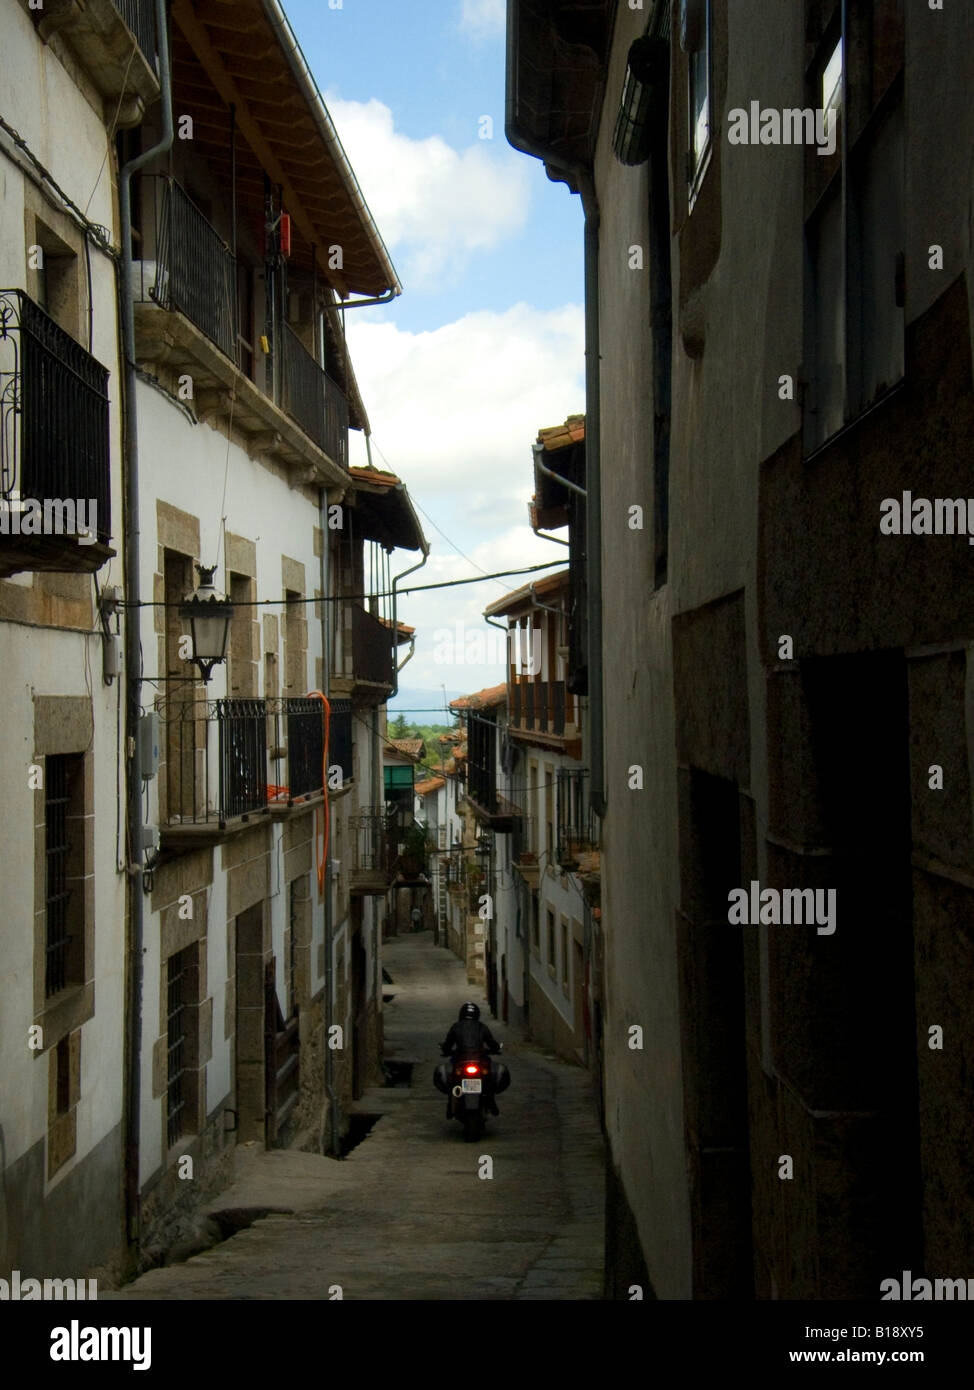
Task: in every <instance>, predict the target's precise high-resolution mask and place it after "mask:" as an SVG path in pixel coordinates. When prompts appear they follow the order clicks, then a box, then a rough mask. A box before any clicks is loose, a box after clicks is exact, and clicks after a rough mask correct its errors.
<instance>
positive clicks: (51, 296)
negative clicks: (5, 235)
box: [27, 216, 81, 341]
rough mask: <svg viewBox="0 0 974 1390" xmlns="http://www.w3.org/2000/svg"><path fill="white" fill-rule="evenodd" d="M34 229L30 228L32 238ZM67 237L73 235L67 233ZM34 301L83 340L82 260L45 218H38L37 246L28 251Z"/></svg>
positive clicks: (69, 331) (30, 281) (35, 219)
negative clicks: (80, 292)
mask: <svg viewBox="0 0 974 1390" xmlns="http://www.w3.org/2000/svg"><path fill="white" fill-rule="evenodd" d="M29 234H30V229H29V228H28V235H29ZM65 235H70V233H69V232H68V231H67V230H65ZM27 270H28V286H29V289H30V291H31V293H32V297H33V298H34V299H35V300H36V302H37V303H38V304H39V305H40V307H41V308H42V309H43V310H44V312H45V313H46V314H47V315H48V317H49V318H52V319H53V320H54V322H55V323H56V324H57V325H58V327H59V328H63V329H64V331H65V333H70V334H71V337H72V338H74V339H75V340H76V341H80V340H81V305H80V303H79V280H78V256H77V252H76V251H75V249H74V247H73V246H71V245H69V244H68V242H66V241H64V240H62V238H61V237H59V236H58V235H57V234H56V233H55V232H54V231H53V230H52V228H51V227H49V226H48V225H47V223H46V222H43V221H42V220H41V218H39V217H36V216H35V217H34V228H33V244H32V245H30V246H29V247H28V250H27Z"/></svg>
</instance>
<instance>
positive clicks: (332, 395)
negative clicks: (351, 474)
mask: <svg viewBox="0 0 974 1390" xmlns="http://www.w3.org/2000/svg"><path fill="white" fill-rule="evenodd" d="M283 358H284V409H285V410H286V411H287V413H288V414H289V415H290V416H291V417H292V419H294V420H296V421H297V422H298V424H299V425H300V426H301V428H302V429H303V430H304V432H305V434H307V435H309V436H310V437H311V438H312V439H313V440H314V442H315V443H316V444H317V445H318V446H319V448H321V449H323V450H324V452H325V453H326V454H327V455H328V457H329V458H331V459H334V461H335V462H336V463H337V464H338V465H339V466H340V467H341V468H347V467H348V401H347V400H346V399H345V393H344V392H343V391H342V389H341V387H340V386H338V385H336V383H335V382H334V381H332V379H331V377H330V376H329V375H328V373H327V372H326V371H324V370H323V368H321V367H320V366H319V365H318V363H317V362H316V361H315V359H314V358H313V357H312V356H311V353H310V352H308V350H307V348H306V347H305V346H304V344H303V343H302V342H301V339H300V338H299V337H298V335H297V334H296V333H295V332H294V330H293V329H292V328H288V327H287V326H285V329H284V353H283Z"/></svg>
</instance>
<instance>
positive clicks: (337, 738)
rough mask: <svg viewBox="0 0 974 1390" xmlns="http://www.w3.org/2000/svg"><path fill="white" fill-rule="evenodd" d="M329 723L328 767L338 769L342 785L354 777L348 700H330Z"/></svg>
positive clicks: (349, 704) (350, 707)
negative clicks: (340, 771) (339, 769)
mask: <svg viewBox="0 0 974 1390" xmlns="http://www.w3.org/2000/svg"><path fill="white" fill-rule="evenodd" d="M329 703H330V705H331V723H330V726H329V730H328V766H329V767H340V768H341V770H342V783H343V785H344V784H345V783H347V782H351V781H352V778H353V777H354V769H353V762H352V705H351V701H349V700H331V701H329Z"/></svg>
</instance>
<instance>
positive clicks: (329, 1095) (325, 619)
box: [319, 488, 340, 1156]
mask: <svg viewBox="0 0 974 1390" xmlns="http://www.w3.org/2000/svg"><path fill="white" fill-rule="evenodd" d="M320 496H321V502H320V504H319V505H320V509H321V688H322V690H323V691H324V692H325V697H326V698H327V699H328V700H329V701H330V700H331V604H330V602H329V598H328V586H329V581H330V579H331V553H330V549H329V544H328V541H329V532H328V493H327V490H326V489H325V488H322V489H321V494H320ZM326 783H327V779H326ZM323 791H324V797H325V814H326V815H330V814H331V810H330V808H329V806H328V787H327V784H326V785H325V787H324V788H323ZM328 848H329V857H328V858H327V859H326V861H325V885H324V898H325V902H324V907H325V919H324V926H325V1008H324V1021H325V1032H324V1036H323V1038H322V1046H323V1047H324V1051H325V1097H326V1099H327V1101H328V1122H329V1126H330V1135H331V1146H330V1149H329V1150H328V1152H330V1153H332V1154H334V1155H336V1156H337V1154H338V1152H339V1128H340V1126H339V1118H338V1100H337V1098H336V1096H335V1055H334V1053H333V1051H332V1049H331V1047H330V1046H329V1039H330V1038H331V1028H332V1024H333V1022H334V1018H333V1015H332V999H331V994H332V988H333V985H334V969H333V963H332V937H333V934H334V930H335V924H334V921H333V917H332V907H331V857H330V851H331V846H330V845H329V847H328ZM321 1138H322V1150H323V1151H324V1128H322V1135H321Z"/></svg>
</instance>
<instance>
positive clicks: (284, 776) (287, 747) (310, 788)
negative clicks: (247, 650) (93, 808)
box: [159, 686, 324, 848]
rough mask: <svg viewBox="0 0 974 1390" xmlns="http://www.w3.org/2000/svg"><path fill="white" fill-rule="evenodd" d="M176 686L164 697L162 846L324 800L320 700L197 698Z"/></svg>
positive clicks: (213, 836)
mask: <svg viewBox="0 0 974 1390" xmlns="http://www.w3.org/2000/svg"><path fill="white" fill-rule="evenodd" d="M175 689H176V691H177V693H176V694H175V695H174V696H173V697H171V698H170V699H169V700H167V701H162V702H160V713H161V715H162V719H163V734H162V743H163V748H164V752H165V762H164V764H163V765H162V766H161V768H160V788H159V791H160V823H161V836H162V843H163V846H164V847H166V848H178V847H180V846H183V845H186V844H198V843H200V842H206V841H213V840H219V839H225V838H226V837H227V835H229V834H231V833H233V832H234V831H236V830H240V829H244V828H246V827H247V826H250V825H252V824H254V823H255V822H257V821H259V820H261V819H264V818H267V819H271V818H282V817H286V816H287V815H288V814H291V813H299V812H304V811H306V810H307V809H308V808H309V807H310V806H314V805H317V804H318V803H319V801H320V800H321V799H322V796H323V786H324V781H323V776H322V773H323V766H322V762H323V759H322V755H323V749H324V722H323V718H322V706H321V702H320V700H317V699H289V698H285V699H273V700H271V699H263V700H249V699H237V698H234V699H223V700H198V699H196V698H195V696H194V695H193V694H191V693H185V694H180V693H179V691H180V687H175ZM189 689H190V687H185V686H184V687H182V690H183V691H184V692H185V691H188V690H189Z"/></svg>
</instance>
